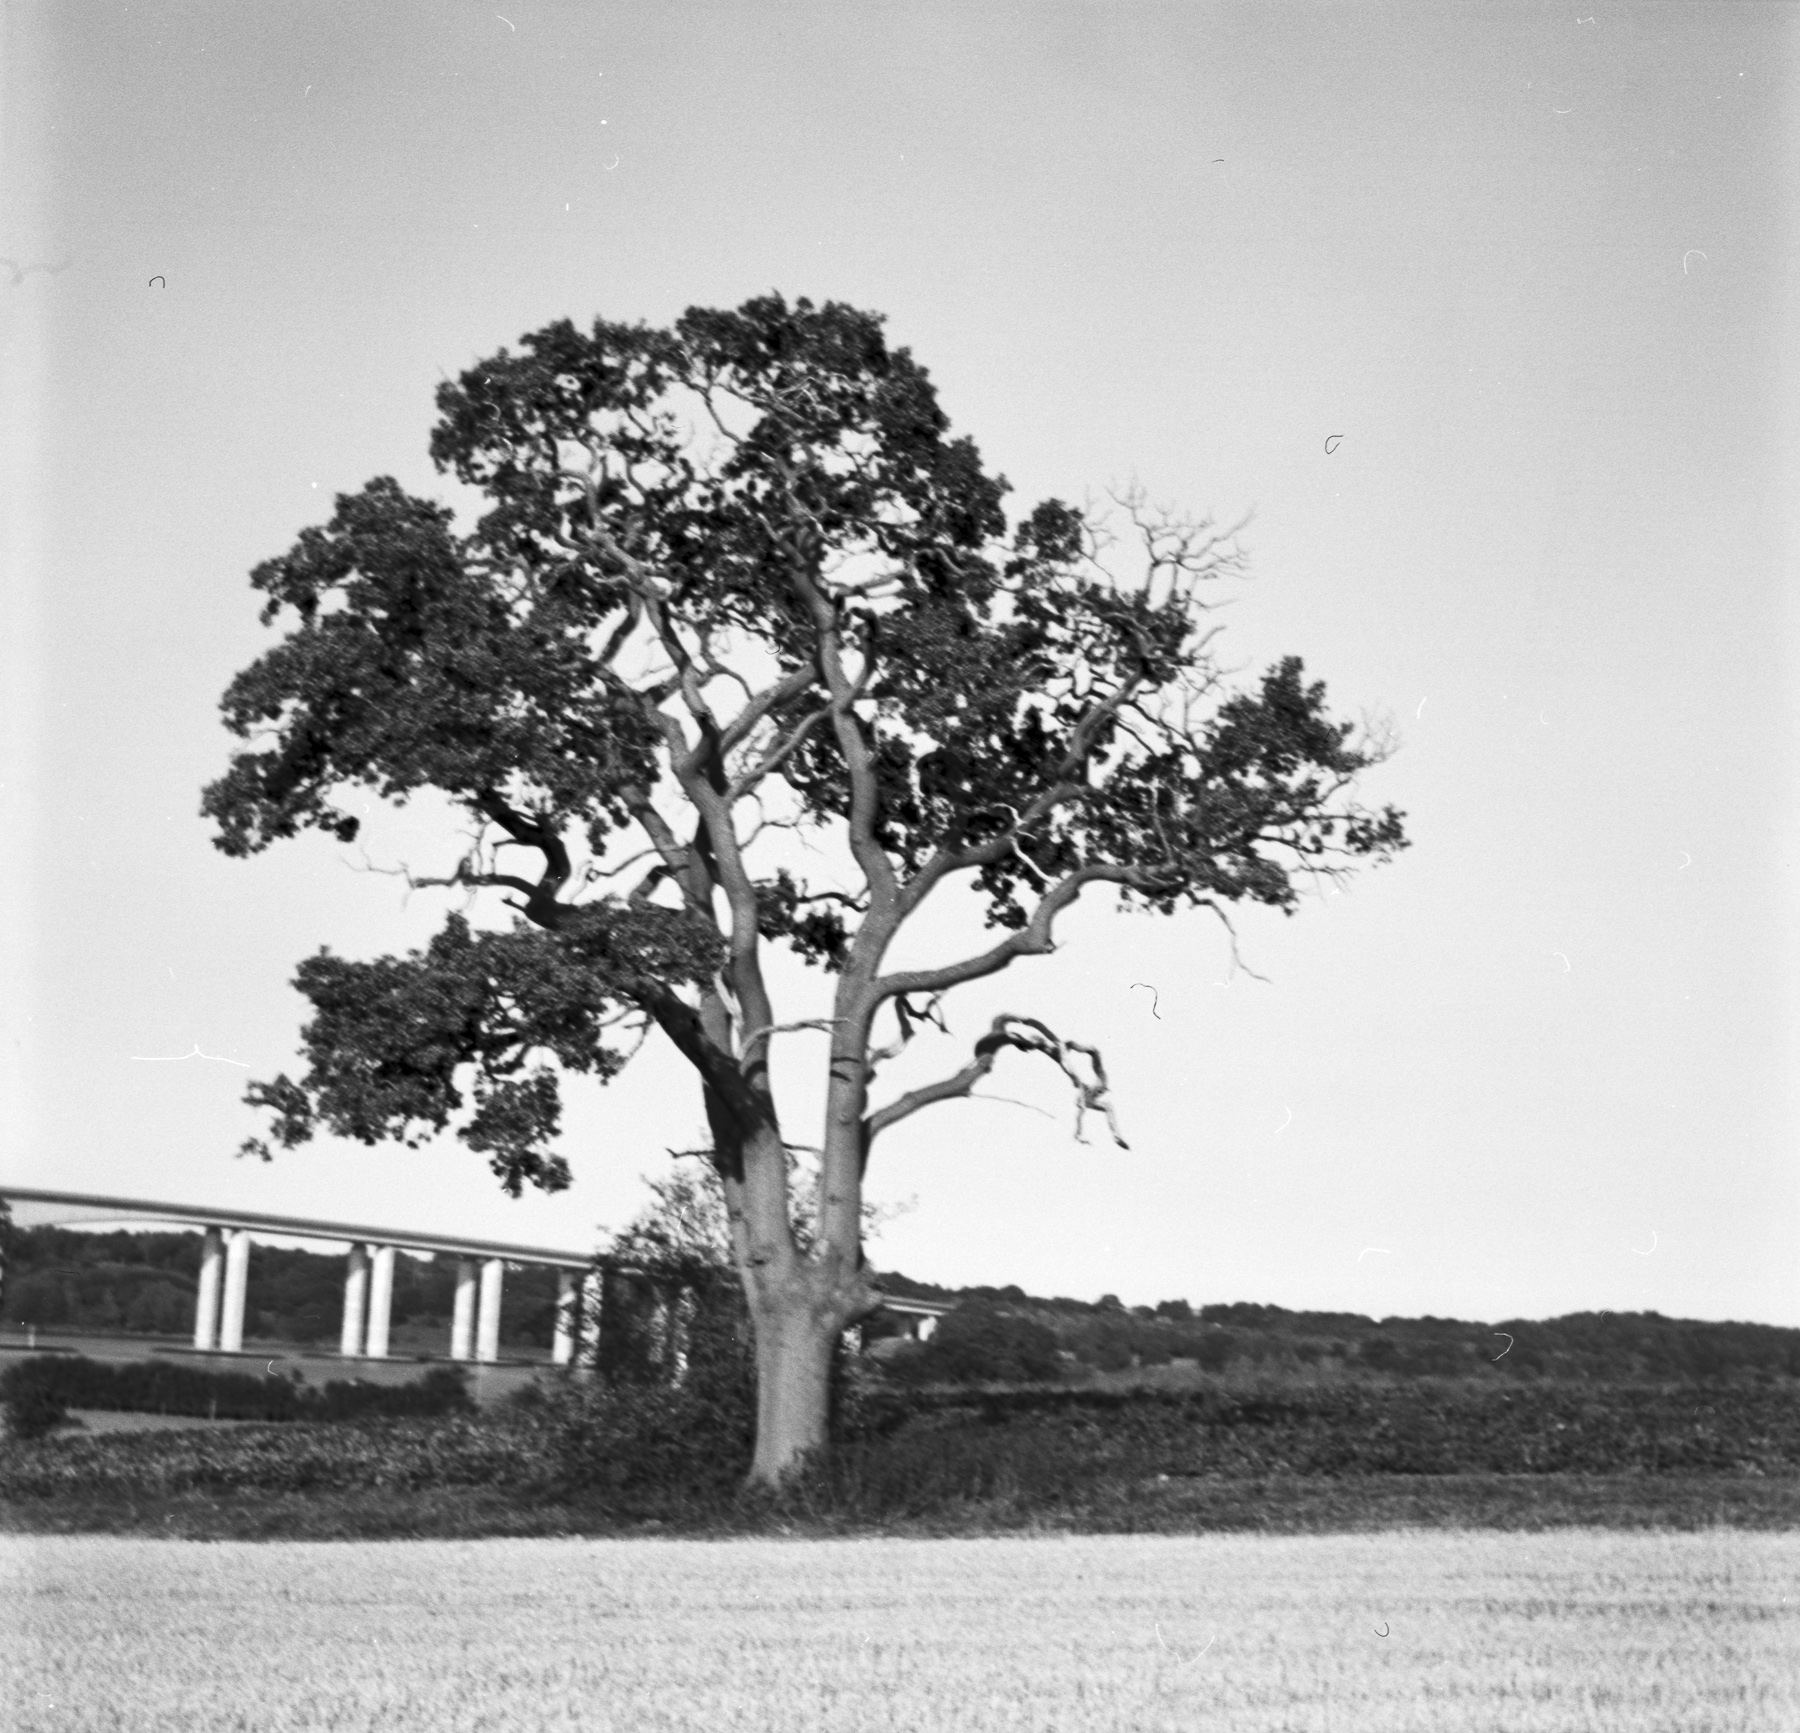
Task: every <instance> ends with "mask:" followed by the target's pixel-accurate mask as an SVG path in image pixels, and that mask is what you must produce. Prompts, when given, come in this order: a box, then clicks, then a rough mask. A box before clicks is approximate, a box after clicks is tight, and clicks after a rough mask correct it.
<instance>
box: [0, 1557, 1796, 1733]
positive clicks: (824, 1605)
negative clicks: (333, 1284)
mask: <svg viewBox="0 0 1800 1733" xmlns="http://www.w3.org/2000/svg"><path fill="white" fill-rule="evenodd" d="M0 1589H3V1594H0V1601H3V1602H4V1604H5V1605H6V1606H8V1607H9V1608H10V1609H11V1611H10V1612H9V1613H8V1614H7V1615H6V1617H7V1619H8V1622H9V1623H10V1624H11V1626H12V1627H13V1628H12V1629H11V1630H9V1631H8V1632H7V1641H6V1642H5V1644H4V1652H3V1653H0V1681H3V1682H4V1684H3V1689H4V1697H0V1707H4V1706H6V1705H10V1707H9V1708H8V1712H7V1715H6V1717H5V1719H6V1721H7V1724H8V1726H9V1727H11V1728H13V1729H16V1730H17V1733H65V1730H67V1733H74V1730H76V1729H79V1730H80V1733H105V1730H108V1729H119V1730H125V1729H129V1730H131V1733H157V1730H160V1729H169V1730H171V1733H173V1730H175V1729H180V1730H181V1733H209V1730H212V1729H256V1730H257V1733H282V1730H285V1729H294V1728H319V1727H332V1728H339V1729H345V1730H352V1729H363V1728H383V1727H386V1728H392V1727H402V1726H404V1727H407V1728H419V1729H431V1730H433V1733H437V1730H446V1733H448V1730H451V1729H455V1730H458V1733H461V1730H463V1729H469V1730H473V1729H494V1730H496V1733H499V1730H501V1729H505V1730H507V1733H513V1730H515V1729H522V1728H523V1729H537V1728H570V1729H574V1728H581V1729H589V1730H592V1729H614V1728H616V1729H619V1730H620V1733H626V1730H629V1733H658V1730H660V1729H682V1730H684V1733H685V1730H687V1729H691V1728H695V1727H706V1728H709V1729H721V1730H724V1729H764V1728H769V1729H773V1728H781V1729H783V1730H784V1733H785V1730H788V1729H798V1728H809V1727H825V1726H829V1727H831V1728H832V1729H833V1730H834V1733H863V1730H865V1729H866V1730H869V1733H874V1730H876V1729H879V1730H881V1733H895V1730H905V1729H914V1728H916V1729H921V1730H929V1733H961V1730H964V1729H968V1730H971V1733H973V1730H980V1733H1005V1730H1011V1729H1033V1730H1038V1729H1043V1730H1046V1733H1049V1730H1054V1733H1101V1730H1102V1729H1106V1730H1111V1729H1120V1730H1124V1729H1130V1730H1132V1733H1151V1730H1155V1729H1165V1728H1166V1729H1177V1728H1179V1729H1192V1728H1208V1727H1218V1728H1229V1729H1231V1733H1277V1730H1281V1733H1288V1730H1298V1729H1307V1730H1309V1733H1310V1730H1313V1729H1318V1730H1320V1733H1324V1730H1327V1729H1329V1730H1332V1733H1364V1730H1366V1733H1462V1730H1465V1729H1477V1728H1480V1729H1489V1728H1497V1727H1504V1728H1506V1729H1507V1733H1539V1730H1542V1733H1550V1730H1552V1729H1554V1730H1555V1733H1570V1730H1572V1729H1590V1730H1601V1729H1619V1730H1621V1733H1623V1730H1626V1729H1629V1730H1630V1733H1661V1730H1666V1733H1725V1730H1727V1729H1730V1730H1736V1729H1743V1730H1745V1733H1749V1730H1751V1729H1755V1730H1756V1733H1767V1730H1769V1729H1777V1728H1792V1727H1800V1536H1795V1535H1792V1534H1787V1535H1778V1534H1743V1533H1723V1532H1711V1533H1698V1534H1684V1535H1670V1534H1636V1535H1625V1534H1609V1533H1601V1532H1594V1531H1564V1532H1561V1533H1557V1534H1543V1535H1528V1534H1460V1535H1449V1534H1421V1533H1399V1534H1387V1535H1339V1536H1324V1537H1306V1538H1300V1537H1269V1536H1237V1535H1231V1536H1226V1535H1215V1536H1200V1537H1188V1538H1161V1537H1154V1538H1123V1537H1093V1536H1090V1537H1083V1538H1048V1537H1046V1538H1036V1539H1017V1540H973V1541H904V1540H867V1541H815V1542H792V1541H779V1540H761V1541H739V1542H725V1543H718V1542H684V1541H658V1540H642V1541H588V1540H564V1541H557V1540H519V1541H487V1542H476V1543H468V1542H418V1543H413V1544H406V1545H393V1544H385V1545H384V1544H360V1543H352V1544H347V1545H339V1546H330V1547H321V1546H313V1545H306V1544H291V1543H271V1544H264V1545H250V1544H242V1543H230V1542H228V1543H221V1544H217V1545H208V1546H194V1545H185V1544H171V1543H167V1542H156V1541H149V1540H136V1539H118V1538H86V1537H83V1538H69V1537H30V1538H27V1537H10V1538H7V1539H4V1540H0ZM1383 1633H1385V1635H1384V1634H1383Z"/></svg>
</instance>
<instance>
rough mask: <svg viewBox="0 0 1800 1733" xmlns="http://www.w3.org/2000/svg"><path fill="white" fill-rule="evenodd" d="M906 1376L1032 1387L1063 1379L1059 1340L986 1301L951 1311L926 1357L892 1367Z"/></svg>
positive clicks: (969, 1302)
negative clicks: (1057, 1346) (1028, 1385)
mask: <svg viewBox="0 0 1800 1733" xmlns="http://www.w3.org/2000/svg"><path fill="white" fill-rule="evenodd" d="M892 1364H893V1367H894V1370H895V1371H896V1372H898V1373H900V1374H902V1375H903V1376H907V1377H911V1378H914V1379H922V1380H927V1381H931V1382H942V1383H946V1384H1031V1383H1039V1382H1045V1381H1049V1380H1054V1379H1058V1378H1060V1377H1061V1376H1062V1369H1063V1364H1062V1357H1061V1356H1060V1355H1059V1354H1058V1353H1057V1348H1056V1336H1055V1334H1054V1332H1052V1331H1051V1330H1049V1329H1047V1328H1046V1327H1045V1326H1044V1325H1042V1324H1040V1323H1037V1322H1035V1321H1034V1320H1032V1319H1030V1318H1021V1317H1018V1316H1016V1315H1014V1314H1013V1313H1011V1312H1003V1311H1001V1310H1000V1309H999V1308H998V1307H996V1306H993V1305H990V1304H988V1303H987V1302H986V1301H982V1300H966V1301H964V1302H963V1304H962V1305H960V1306H958V1307H957V1308H956V1309H955V1311H953V1312H947V1313H946V1314H945V1315H944V1317H943V1318H941V1319H940V1320H939V1322H938V1327H937V1329H936V1331H935V1332H934V1333H933V1335H932V1337H931V1340H930V1341H929V1342H927V1343H926V1344H925V1346H924V1349H923V1351H922V1352H920V1353H917V1354H912V1355H906V1356H903V1357H902V1358H900V1359H898V1360H896V1361H894V1362H892Z"/></svg>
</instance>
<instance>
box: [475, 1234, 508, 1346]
mask: <svg viewBox="0 0 1800 1733" xmlns="http://www.w3.org/2000/svg"><path fill="white" fill-rule="evenodd" d="M505 1277H506V1260H505V1259H504V1258H488V1259H487V1260H485V1261H484V1262H483V1264H482V1266H481V1315H480V1319H479V1321H478V1322H477V1324H476V1326H475V1358H476V1359H477V1360H478V1361H480V1362H481V1364H483V1365H484V1366H491V1365H493V1363H494V1362H495V1361H496V1360H498V1359H499V1358H500V1284H501V1283H502V1281H504V1280H505Z"/></svg>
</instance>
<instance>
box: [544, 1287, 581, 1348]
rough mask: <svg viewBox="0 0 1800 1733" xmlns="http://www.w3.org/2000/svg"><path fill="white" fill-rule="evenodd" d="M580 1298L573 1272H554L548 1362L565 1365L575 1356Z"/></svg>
mask: <svg viewBox="0 0 1800 1733" xmlns="http://www.w3.org/2000/svg"><path fill="white" fill-rule="evenodd" d="M580 1307H581V1298H580V1296H579V1295H578V1294H577V1293H576V1291H575V1272H574V1271H573V1270H558V1271H557V1272H556V1334H555V1335H554V1336H553V1337H552V1338H551V1340H550V1364H551V1365H552V1366H566V1365H568V1363H569V1362H570V1361H571V1360H572V1359H574V1358H575V1326H576V1323H577V1321H578V1320H577V1317H576V1314H577V1312H578V1311H579V1310H580Z"/></svg>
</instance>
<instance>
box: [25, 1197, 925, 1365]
mask: <svg viewBox="0 0 1800 1733" xmlns="http://www.w3.org/2000/svg"><path fill="white" fill-rule="evenodd" d="M0 1198H6V1199H7V1200H8V1201H9V1202H12V1203H21V1204H30V1205H36V1206H48V1207H52V1208H58V1209H72V1210H75V1211H77V1212H79V1214H78V1217H77V1218H75V1219H79V1220H81V1221H82V1222H83V1223H84V1224H86V1225H92V1226H98V1225H100V1224H101V1223H104V1222H147V1223H148V1222H166V1223H173V1224H176V1225H179V1226H183V1227H198V1228H200V1229H201V1230H202V1231H203V1233H204V1236H205V1238H204V1240H203V1242H202V1247H201V1254H200V1283H199V1291H198V1294H197V1296H196V1299H195V1305H194V1336H193V1343H192V1349H191V1351H192V1352H194V1353H198V1354H209V1355H244V1356H246V1357H251V1358H254V1357H255V1356H256V1355H258V1354H261V1353H262V1349H261V1348H246V1347H245V1343H244V1291H245V1285H246V1283H247V1281H248V1278H249V1272H250V1246H251V1240H252V1236H253V1235H254V1234H256V1233H258V1232H260V1233H262V1234H264V1235H270V1234H274V1235H278V1236H280V1237H282V1238H294V1239H315V1240H331V1241H338V1242H342V1243H343V1244H344V1245H345V1246H346V1247H347V1256H346V1267H345V1272H344V1317H343V1328H342V1331H341V1333H340V1336H339V1342H338V1357H339V1359H342V1360H357V1361H361V1362H365V1363H367V1362H380V1361H385V1360H388V1359H389V1358H390V1355H389V1352H388V1338H389V1330H390V1315H391V1312H392V1304H393V1289H394V1253H395V1252H396V1251H418V1252H430V1253H432V1254H433V1255H448V1256H452V1257H454V1258H455V1259H456V1260H457V1264H456V1299H455V1305H454V1308H453V1311H452V1314H451V1324H450V1358H451V1359H452V1360H456V1361H472V1362H473V1363H474V1364H475V1365H476V1366H477V1367H490V1366H492V1367H497V1366H498V1365H499V1362H500V1295H501V1284H502V1282H503V1281H504V1279H505V1271H506V1266H507V1265H508V1264H509V1263H510V1264H536V1265H540V1266H547V1267H549V1268H551V1269H554V1270H555V1271H556V1272H557V1295H556V1327H555V1331H554V1335H553V1338H552V1342H551V1349H550V1364H551V1365H553V1366H566V1365H568V1364H570V1363H571V1362H574V1363H577V1364H582V1365H591V1364H592V1363H593V1362H594V1360H595V1358H596V1356H597V1354H598V1351H599V1342H600V1309H601V1298H602V1275H603V1273H604V1272H609V1271H612V1270H615V1269H617V1270H626V1269H627V1268H628V1267H627V1266H625V1265H621V1264H615V1263H614V1262H613V1261H612V1260H610V1259H607V1258H604V1257H601V1256H599V1255H596V1254H587V1255H584V1254H582V1253H580V1252H570V1251H561V1250H556V1249H553V1248H549V1247H544V1246H520V1245H512V1244H509V1243H507V1242H504V1241H501V1240H477V1239H469V1238H466V1237H463V1236H460V1235H456V1234H434V1233H420V1232H415V1231H412V1230H406V1229H394V1228H376V1227H362V1226H356V1225H353V1224H350V1223H347V1222H328V1221H320V1220H316V1219H313V1218H309V1217H305V1216H278V1215H265V1214H262V1213H260V1212H254V1211H249V1210H235V1209H224V1208H216V1207H213V1206H211V1205H206V1204H176V1203H166V1202H162V1201H160V1200H155V1199H148V1198H122V1197H102V1196H98V1195H96V1194H95V1193H92V1192H77V1191H43V1190H39V1189H37V1188H35V1187H29V1186H17V1185H0ZM63 1225H69V1222H68V1220H67V1219H65V1222H64V1223H63ZM882 1309H883V1310H884V1311H885V1312H888V1313H890V1314H892V1315H893V1316H896V1317H898V1318H901V1319H903V1320H904V1321H905V1322H906V1325H907V1327H908V1328H909V1329H910V1330H911V1331H912V1332H913V1333H914V1334H916V1335H918V1336H920V1337H921V1338H923V1337H925V1336H929V1335H930V1334H931V1331H932V1329H933V1328H934V1327H935V1325H936V1323H937V1320H938V1319H939V1318H940V1317H942V1316H943V1314H944V1313H945V1312H947V1311H948V1310H949V1309H950V1308H949V1307H948V1306H947V1305H943V1304H941V1303H939V1302H937V1301H932V1300H911V1299H901V1298H899V1297H898V1296H891V1297H889V1298H887V1299H885V1300H884V1301H883V1303H882ZM48 1339H49V1338H48V1337H46V1341H48ZM126 1340H129V1338H127V1339H126ZM15 1345H16V1344H15V1343H13V1342H12V1341H11V1340H10V1339H0V1346H6V1347H12V1346H15ZM265 1346H267V1344H265ZM140 1351H141V1350H140ZM290 1351H291V1350H290ZM275 1357H276V1358H277V1359H279V1358H281V1356H280V1355H279V1354H278V1355H276V1356H275ZM410 1364H411V1363H409V1366H410Z"/></svg>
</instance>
